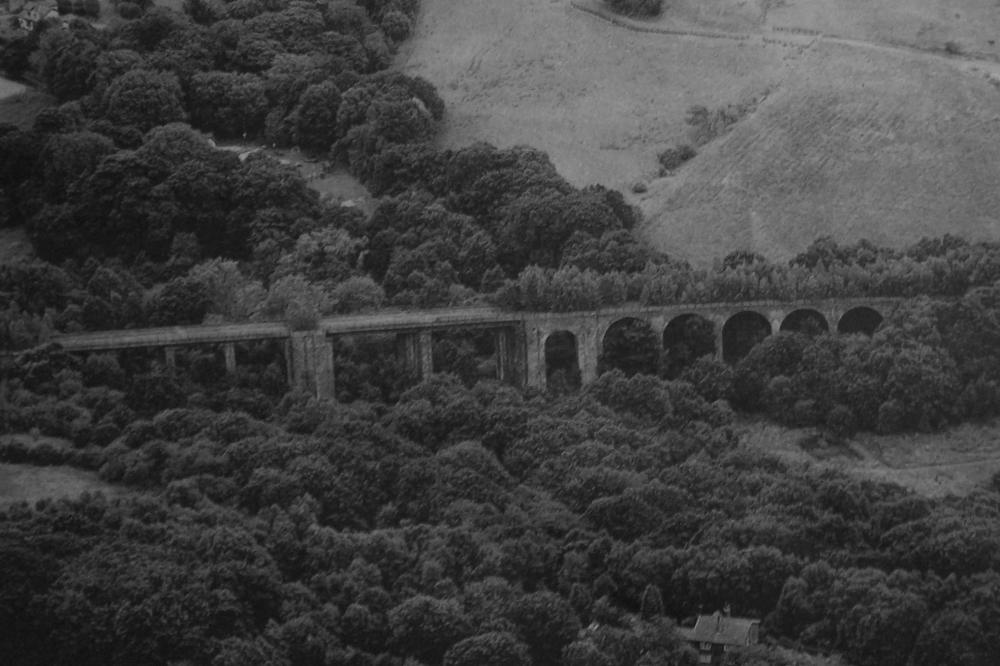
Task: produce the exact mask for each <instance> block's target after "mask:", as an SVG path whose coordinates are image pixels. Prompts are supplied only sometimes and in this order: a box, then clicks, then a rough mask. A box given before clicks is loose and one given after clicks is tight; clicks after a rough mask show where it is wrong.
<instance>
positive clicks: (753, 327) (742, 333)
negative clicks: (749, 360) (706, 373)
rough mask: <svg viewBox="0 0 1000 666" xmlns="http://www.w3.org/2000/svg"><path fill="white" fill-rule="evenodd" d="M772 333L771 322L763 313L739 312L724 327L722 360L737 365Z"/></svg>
mask: <svg viewBox="0 0 1000 666" xmlns="http://www.w3.org/2000/svg"><path fill="white" fill-rule="evenodd" d="M771 333H772V331H771V322H769V321H768V320H767V317H765V316H764V315H762V314H761V313H759V312H754V311H753V310H744V311H743V312H737V313H736V314H734V315H733V316H732V317H730V318H729V319H727V320H726V323H725V325H724V326H723V327H722V359H723V360H724V361H725V362H726V363H736V362H737V361H739V360H740V359H742V358H743V357H744V356H746V355H747V354H749V353H750V350H751V349H753V348H754V347H755V346H757V344H758V343H759V342H760V341H761V340H763V339H764V338H766V337H767V336H769V335H771Z"/></svg>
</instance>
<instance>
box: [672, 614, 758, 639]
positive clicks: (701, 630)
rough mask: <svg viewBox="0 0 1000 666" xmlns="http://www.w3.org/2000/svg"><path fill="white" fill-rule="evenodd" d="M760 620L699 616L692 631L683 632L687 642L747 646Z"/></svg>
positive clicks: (725, 616)
mask: <svg viewBox="0 0 1000 666" xmlns="http://www.w3.org/2000/svg"><path fill="white" fill-rule="evenodd" d="M759 624H760V620H754V619H752V618H745V617H729V616H728V615H723V614H721V613H713V614H712V615H699V616H698V621H697V622H695V625H694V628H693V629H688V630H686V631H685V632H684V634H685V636H686V638H687V640H689V641H697V642H699V643H718V644H721V645H749V644H750V640H751V637H752V630H753V628H754V627H755V626H756V625H759Z"/></svg>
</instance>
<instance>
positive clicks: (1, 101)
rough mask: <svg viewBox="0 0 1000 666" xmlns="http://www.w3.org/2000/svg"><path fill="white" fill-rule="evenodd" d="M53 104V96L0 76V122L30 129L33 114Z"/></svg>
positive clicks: (32, 122)
mask: <svg viewBox="0 0 1000 666" xmlns="http://www.w3.org/2000/svg"><path fill="white" fill-rule="evenodd" d="M53 104H55V98H54V97H52V96H51V95H47V94H45V93H42V92H38V91H37V90H34V89H32V88H27V87H25V86H24V85H22V84H20V83H17V82H16V81H10V80H8V79H4V78H2V77H0V123H10V124H11V125H17V126H18V127H20V128H21V129H31V126H32V125H33V124H34V122H35V116H37V115H38V112H39V111H41V110H42V109H44V108H46V107H49V106H52V105H53Z"/></svg>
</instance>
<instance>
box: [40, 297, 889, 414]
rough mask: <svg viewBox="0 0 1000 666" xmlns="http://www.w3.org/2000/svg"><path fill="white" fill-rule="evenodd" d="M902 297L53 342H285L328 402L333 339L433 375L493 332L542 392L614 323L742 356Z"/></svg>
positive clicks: (397, 318)
mask: <svg viewBox="0 0 1000 666" xmlns="http://www.w3.org/2000/svg"><path fill="white" fill-rule="evenodd" d="M901 301H902V299H899V298H842V299H829V300H813V301H755V302H739V303H692V304H677V305H663V306H646V305H641V304H626V305H622V306H618V307H612V308H602V309H599V310H592V311H586V312H519V311H506V310H500V309H497V308H491V307H462V308H441V309H429V310H405V311H388V310H386V311H378V312H374V313H370V314H353V315H344V316H336V317H327V318H324V319H321V320H320V321H319V323H318V325H317V326H316V328H315V329H312V330H308V331H296V330H292V329H291V328H290V327H289V326H288V325H287V324H285V323H284V322H249V323H239V324H221V325H202V326H175V327H164V328H146V329H125V330H112V331H98V332H92V333H79V334H67V335H59V336H56V337H54V338H53V339H52V342H55V343H57V344H59V345H60V346H61V348H62V349H64V350H65V351H67V352H73V353H85V352H113V351H118V350H124V349H151V348H159V349H162V350H163V353H164V360H165V362H166V364H167V365H168V366H173V365H174V364H175V363H176V353H177V349H178V348H182V347H191V346H206V345H212V346H221V347H222V350H223V356H224V358H225V364H226V369H227V370H228V371H229V372H235V371H236V345H237V344H238V343H246V342H258V341H268V340H272V341H279V342H280V343H282V344H283V345H284V351H285V354H284V356H285V360H286V366H287V367H286V371H287V376H288V380H289V384H290V385H292V386H297V387H299V388H302V389H305V390H308V391H309V392H311V393H313V394H315V395H317V396H319V397H325V398H332V397H333V395H334V386H335V375H336V370H335V368H334V349H333V343H334V340H335V339H336V338H338V337H340V336H355V335H395V336H396V353H397V355H398V357H399V358H400V359H401V360H402V361H403V362H404V363H405V365H406V367H407V368H408V369H410V370H411V371H412V372H414V373H415V374H417V375H418V376H420V377H426V376H428V375H430V374H431V373H433V372H434V364H433V357H432V353H431V351H432V345H433V339H434V334H435V333H439V332H443V331H458V330H470V329H472V330H487V331H491V332H492V333H493V336H494V350H495V359H496V364H497V368H496V375H497V377H498V378H499V379H501V380H502V381H506V382H509V383H512V384H515V385H518V386H531V387H544V386H545V384H546V379H547V376H548V372H549V370H550V368H549V365H550V354H551V350H552V346H553V342H554V341H556V340H559V341H560V343H561V344H562V345H563V347H564V348H572V349H573V350H574V354H575V362H576V367H577V369H578V370H579V373H580V377H581V380H582V382H583V383H584V384H587V383H588V382H591V381H593V380H594V379H596V377H597V370H598V359H599V358H600V355H601V353H602V350H603V346H604V342H605V338H606V336H607V334H608V331H610V330H611V329H612V327H614V326H617V325H619V324H621V323H623V322H628V321H636V320H637V321H640V322H645V323H646V324H647V325H648V326H650V327H651V328H652V330H653V331H654V332H656V333H657V334H658V335H659V336H660V339H661V340H663V342H664V345H665V346H669V344H670V340H671V339H672V338H673V337H674V335H675V334H676V332H677V331H678V330H679V328H682V327H683V326H684V325H685V324H686V323H687V322H689V321H691V320H692V319H700V320H704V322H708V323H709V324H711V327H712V330H713V332H714V336H715V353H716V355H717V357H718V358H720V359H722V360H725V361H728V362H733V361H735V360H738V355H737V353H738V350H736V349H735V347H737V346H738V345H737V341H738V339H739V333H740V331H741V330H745V329H746V327H747V326H750V327H753V328H754V330H756V331H760V332H763V333H764V334H770V333H775V332H778V331H788V330H804V326H806V325H808V326H812V327H815V328H818V329H819V330H821V331H829V332H835V333H842V334H850V333H864V334H868V335H870V334H871V333H872V332H874V330H875V328H877V327H878V325H879V324H880V323H881V322H882V320H883V319H884V317H886V316H887V315H888V314H889V313H890V312H891V311H892V310H893V309H895V308H896V307H897V306H898V304H899V303H900V302H901Z"/></svg>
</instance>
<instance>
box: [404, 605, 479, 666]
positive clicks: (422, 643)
mask: <svg viewBox="0 0 1000 666" xmlns="http://www.w3.org/2000/svg"><path fill="white" fill-rule="evenodd" d="M389 629H390V631H391V632H392V646H393V649H394V650H395V651H396V652H397V653H398V654H401V655H405V656H412V657H415V658H417V659H420V660H421V661H425V662H429V663H440V662H441V660H442V659H443V658H444V656H445V653H447V652H448V650H449V648H451V647H452V646H453V645H454V644H456V643H457V642H458V641H460V640H462V639H463V638H465V637H466V636H467V635H468V634H469V626H468V623H467V621H466V619H465V614H464V613H463V612H462V607H461V606H459V604H458V602H456V601H454V600H447V601H442V600H440V599H434V598H432V597H428V596H423V595H418V596H415V597H411V598H409V599H407V600H406V601H404V602H403V603H401V604H399V605H398V606H396V607H395V608H393V609H392V610H390V611H389Z"/></svg>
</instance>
